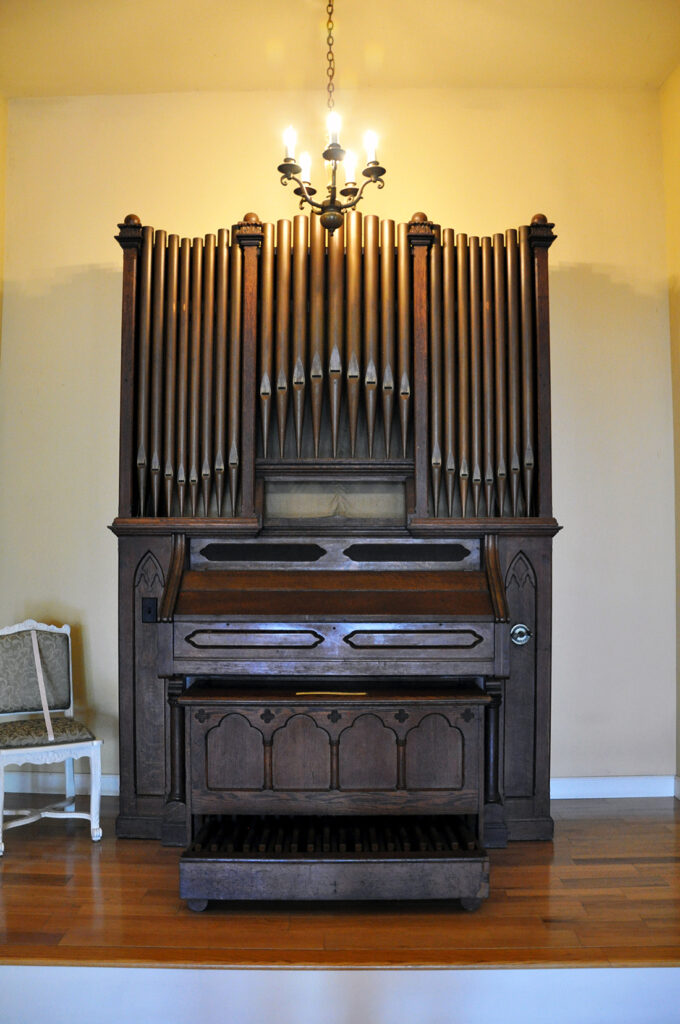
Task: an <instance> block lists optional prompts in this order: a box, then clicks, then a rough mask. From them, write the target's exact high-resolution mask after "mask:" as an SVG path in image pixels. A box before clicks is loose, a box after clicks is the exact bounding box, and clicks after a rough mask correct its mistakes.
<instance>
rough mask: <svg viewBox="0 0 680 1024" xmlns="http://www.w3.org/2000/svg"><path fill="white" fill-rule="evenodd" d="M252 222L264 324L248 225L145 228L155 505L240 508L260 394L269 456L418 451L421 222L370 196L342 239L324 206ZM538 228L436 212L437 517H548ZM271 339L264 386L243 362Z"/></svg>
mask: <svg viewBox="0 0 680 1024" xmlns="http://www.w3.org/2000/svg"><path fill="white" fill-rule="evenodd" d="M419 216H421V217H422V219H423V220H424V215H419ZM135 220H136V218H135ZM126 223H127V222H126ZM241 224H242V225H246V226H247V230H249V231H251V232H253V234H254V237H255V238H256V240H257V243H258V246H257V248H258V253H257V255H258V258H257V260H256V261H254V263H253V266H254V268H255V275H256V281H255V288H256V300H255V303H256V304H255V305H253V304H252V303H251V305H250V306H249V307H248V314H247V315H248V316H251V317H252V315H253V312H254V311H256V320H257V322H256V325H254V327H253V328H252V331H251V333H250V334H247V333H246V331H245V325H244V315H245V304H246V301H247V300H246V297H245V296H246V295H247V290H246V287H245V285H244V257H245V254H246V250H245V249H244V248H243V247H242V245H241V244H239V240H238V227H236V228H234V229H233V230H232V233H231V239H230V233H229V231H228V230H227V229H221V230H220V231H219V232H218V233H217V235H216V236H215V235H214V234H209V235H206V236H205V238H204V239H203V238H194V239H193V240H191V239H188V238H182V239H180V238H179V237H178V236H177V235H174V234H170V235H167V234H166V232H165V231H161V230H156V231H154V230H153V228H151V227H143V228H141V229H140V232H141V245H140V248H139V256H138V269H137V286H136V287H137V293H136V294H137V298H136V303H137V316H136V323H137V326H136V339H135V367H136V369H135V392H136V400H135V405H136V408H135V424H134V428H133V434H134V447H135V455H136V488H137V491H136V514H137V515H140V516H154V517H158V516H170V515H179V516H186V515H190V516H200V515H204V516H208V515H211V516H214V515H216V516H218V517H225V516H226V517H230V516H236V515H238V514H239V500H240V492H239V488H240V486H241V473H242V470H243V460H244V454H243V446H244V437H243V416H242V413H243V409H242V405H243V403H244V402H246V403H247V402H252V401H255V403H256V406H257V412H256V414H255V415H254V417H253V421H252V422H253V423H256V424H257V426H256V430H257V434H258V440H257V456H258V465H259V466H261V467H262V466H266V465H270V464H273V463H275V462H277V460H278V461H280V460H283V462H288V463H290V462H291V461H295V460H306V461H308V462H309V461H317V462H319V461H321V462H328V461H330V460H336V461H338V460H340V461H344V462H347V460H356V461H362V460H363V461H364V463H375V464H378V463H379V464H380V465H381V466H382V467H383V468H384V467H385V466H386V465H395V466H399V465H402V466H405V465H406V464H407V463H408V462H409V460H410V461H411V462H412V460H413V458H414V454H413V452H414V441H413V422H414V416H413V405H414V402H413V399H414V385H415V381H414V351H413V338H414V310H413V289H414V278H413V259H412V248H411V246H410V244H409V237H408V232H409V225H408V224H399V225H395V222H394V221H392V220H383V221H382V222H380V221H379V219H378V218H377V217H376V216H366V217H364V218H362V215H361V214H360V213H359V212H357V211H353V212H352V213H350V214H349V215H348V216H347V219H346V225H345V227H344V228H340V229H338V230H337V231H335V233H334V234H333V235H330V236H326V232H325V230H324V229H323V228H322V226H321V224H320V222H319V219H318V217H317V216H316V215H312V216H311V217H310V218H308V217H307V216H304V215H300V216H297V217H295V219H294V220H293V222H292V224H291V222H290V221H289V220H279V221H278V222H277V224H276V225H273V224H263V225H260V224H259V221H257V218H255V216H254V215H247V217H246V221H244V222H241ZM530 230H531V229H530V228H529V227H520V228H519V230H518V231H517V230H514V229H510V230H508V231H506V232H505V235H503V234H495V235H494V236H493V237H492V238H491V237H484V238H481V239H480V238H478V237H474V236H470V237H468V236H467V235H465V234H458V235H455V234H454V231H453V230H452V229H450V228H446V229H444V230H443V231H442V230H441V229H440V227H439V226H438V225H431V233H432V235H433V240H432V242H431V245H430V246H429V248H428V251H427V285H426V287H427V292H428V294H427V307H428V309H429V313H428V317H429V324H428V335H429V337H428V342H427V348H428V352H427V363H428V389H429V396H428V397H429V401H428V413H427V416H428V424H427V433H428V462H429V476H430V479H429V484H428V505H429V514H430V515H431V516H434V517H462V518H466V517H470V516H473V517H477V516H528V515H533V514H536V513H535V501H536V498H535V488H536V479H535V477H536V472H537V465H536V461H537V460H536V439H535V435H536V404H537V399H536V365H535V361H536V311H535V303H534V288H535V281H534V253H533V252H532V247H531V244H530ZM246 339H250V340H246ZM253 339H254V340H255V343H256V348H257V353H256V363H255V367H256V369H255V381H254V385H255V386H254V388H253V393H252V395H248V394H247V393H246V391H245V390H244V388H243V387H242V370H243V367H242V362H243V360H244V358H245V356H246V351H247V350H246V349H245V348H244V346H246V345H248V344H250V345H252V343H253ZM254 451H255V448H254V447H253V452H254Z"/></svg>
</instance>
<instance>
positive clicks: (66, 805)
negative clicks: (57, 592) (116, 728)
mask: <svg viewBox="0 0 680 1024" xmlns="http://www.w3.org/2000/svg"><path fill="white" fill-rule="evenodd" d="M53 713H55V714H54V717H53ZM101 744H102V741H101V740H97V739H95V737H94V736H93V735H92V733H91V732H90V730H89V729H88V728H87V726H86V725H83V723H82V722H78V721H76V719H75V718H74V717H73V678H72V674H71V627H70V626H46V625H45V624H44V623H42V622H35V621H34V620H33V619H27V620H26V621H25V622H21V623H19V625H18V626H7V627H6V628H5V629H0V857H1V856H2V854H3V853H4V850H5V847H4V844H3V841H2V832H3V823H4V821H5V818H8V817H11V818H13V819H16V820H12V821H9V822H8V823H6V824H5V826H4V827H5V828H6V829H10V828H16V827H18V826H19V825H29V824H30V823H31V822H33V821H38V820H39V819H40V818H85V819H86V820H88V821H89V822H90V833H91V835H92V840H93V842H97V841H98V840H99V839H101V837H102V830H101V828H100V827H99V804H100V797H101ZM76 757H89V759H90V813H89V814H87V813H85V812H84V811H76V810H75V795H76V789H75V776H74V772H73V760H74V758H76ZM59 761H63V762H64V770H65V775H66V796H65V799H63V800H59V801H57V802H56V803H51V804H48V805H47V806H44V807H39V808H37V807H32V808H27V809H21V810H5V766H6V765H9V764H12V765H20V764H27V763H28V764H53V763H55V762H59Z"/></svg>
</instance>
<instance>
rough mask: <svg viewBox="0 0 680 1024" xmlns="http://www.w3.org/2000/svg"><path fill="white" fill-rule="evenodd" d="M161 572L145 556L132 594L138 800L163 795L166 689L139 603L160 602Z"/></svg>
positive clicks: (151, 625) (153, 636) (152, 630)
mask: <svg viewBox="0 0 680 1024" xmlns="http://www.w3.org/2000/svg"><path fill="white" fill-rule="evenodd" d="M164 582H165V581H164V577H163V570H162V569H161V567H160V565H159V563H158V561H157V559H156V558H155V557H154V556H153V555H152V554H151V552H147V553H146V554H145V555H144V557H143V558H142V559H141V560H140V562H139V565H138V567H137V572H136V573H135V590H134V708H135V733H136V734H137V733H138V732H139V730H140V729H141V730H142V737H143V738H142V739H141V740H140V739H139V737H136V742H135V786H136V792H137V795H138V796H161V797H162V796H164V795H165V712H166V702H165V689H164V686H163V682H162V680H160V679H159V678H158V648H157V626H156V623H155V621H152V622H144V621H143V617H142V601H143V600H144V599H145V598H146V599H151V600H152V601H156V602H158V601H160V598H161V594H162V593H163V585H164Z"/></svg>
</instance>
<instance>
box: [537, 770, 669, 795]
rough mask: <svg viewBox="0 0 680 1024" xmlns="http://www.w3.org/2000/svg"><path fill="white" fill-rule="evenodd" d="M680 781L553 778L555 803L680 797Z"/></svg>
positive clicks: (665, 777)
mask: <svg viewBox="0 0 680 1024" xmlns="http://www.w3.org/2000/svg"><path fill="white" fill-rule="evenodd" d="M678 781H679V780H678V778H676V779H675V784H674V780H673V776H672V775H604V776H596V777H594V778H583V779H581V778H577V779H551V780H550V798H551V799H552V800H596V799H603V798H604V799H616V798H618V799H623V798H626V797H656V796H673V795H675V796H678V792H679V789H678Z"/></svg>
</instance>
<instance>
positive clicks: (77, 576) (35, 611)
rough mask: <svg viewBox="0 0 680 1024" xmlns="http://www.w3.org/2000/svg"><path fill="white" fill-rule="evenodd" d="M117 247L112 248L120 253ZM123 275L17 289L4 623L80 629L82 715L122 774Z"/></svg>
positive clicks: (70, 275) (12, 323)
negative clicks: (111, 527) (117, 533)
mask: <svg viewBox="0 0 680 1024" xmlns="http://www.w3.org/2000/svg"><path fill="white" fill-rule="evenodd" d="M114 247H115V243H113V242H112V248H114ZM121 277H122V275H121V271H120V268H119V267H117V266H115V267H110V268H109V267H85V268H77V269H75V270H68V271H67V270H62V271H59V272H58V273H55V274H54V275H52V276H51V277H50V278H49V279H40V278H35V279H30V280H29V281H27V282H15V281H9V282H7V283H6V287H5V299H4V301H5V318H4V338H3V352H2V365H1V367H0V473H1V474H2V478H3V480H4V481H5V482H6V483H5V486H3V487H2V488H0V522H2V524H3V552H2V559H0V622H3V623H6V622H17V621H21V620H22V619H24V618H28V617H32V618H36V619H42V620H43V621H46V622H49V623H57V624H59V625H61V624H63V623H64V622H68V623H69V624H70V625H71V627H72V629H73V633H72V640H73V669H74V690H75V701H76V712H77V714H78V715H80V716H81V717H83V718H84V719H85V721H87V723H88V725H90V727H91V728H92V729H93V731H94V732H95V733H96V734H97V735H98V736H99V737H100V738H102V739H104V740H105V745H104V749H103V758H104V771H105V772H107V771H108V772H111V771H117V742H118V736H117V732H118V729H117V703H118V702H117V612H116V545H115V539H114V537H113V536H112V535H111V534H110V533H109V531H108V530H107V526H108V524H109V523H110V522H111V521H112V520H113V518H114V517H115V515H116V511H117V477H118V416H119V405H118V403H119V380H120V304H121Z"/></svg>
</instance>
